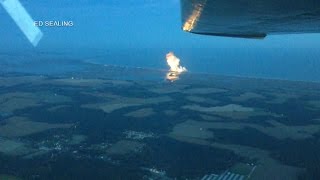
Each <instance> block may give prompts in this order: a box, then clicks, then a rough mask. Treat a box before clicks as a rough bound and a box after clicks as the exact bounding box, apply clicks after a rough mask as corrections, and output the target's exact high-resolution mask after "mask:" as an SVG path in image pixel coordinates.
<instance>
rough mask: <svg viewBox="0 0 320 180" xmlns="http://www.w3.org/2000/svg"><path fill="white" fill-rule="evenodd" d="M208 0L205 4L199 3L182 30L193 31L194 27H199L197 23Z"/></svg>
mask: <svg viewBox="0 0 320 180" xmlns="http://www.w3.org/2000/svg"><path fill="white" fill-rule="evenodd" d="M206 2H207V0H205V1H204V2H203V4H201V3H199V4H197V5H196V6H195V8H194V10H193V11H192V14H191V15H190V16H189V18H188V19H187V21H186V22H185V23H184V25H183V27H182V29H183V30H184V31H188V32H190V31H192V30H193V29H194V27H195V26H196V25H197V22H198V20H199V18H200V16H201V13H202V11H203V8H204V6H205V4H206Z"/></svg>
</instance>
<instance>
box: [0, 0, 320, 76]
mask: <svg viewBox="0 0 320 180" xmlns="http://www.w3.org/2000/svg"><path fill="white" fill-rule="evenodd" d="M21 3H22V4H23V5H24V6H25V8H26V9H27V11H28V12H29V13H30V15H31V16H32V17H33V18H34V20H42V21H47V20H56V21H69V20H72V21H73V22H74V26H73V27H51V28H49V27H42V28H41V30H42V31H43V33H44V37H43V39H42V40H41V41H40V43H39V45H38V47H36V48H34V47H32V45H31V44H30V43H29V42H28V41H27V39H26V38H25V37H24V36H23V34H22V33H21V31H20V30H19V29H18V28H17V26H16V25H15V24H14V22H13V21H12V19H11V18H10V17H9V16H8V14H7V13H6V12H5V11H4V9H3V8H2V7H0V27H1V28H0V40H1V42H0V51H1V50H2V51H6V50H8V49H10V50H11V51H12V50H13V51H14V50H15V49H19V50H20V51H21V50H26V51H33V50H41V51H52V50H55V51H59V50H66V49H76V50H79V52H85V51H87V52H91V49H101V50H106V51H107V50H110V51H112V50H114V49H123V50H125V51H126V50H127V52H128V53H129V52H130V53H129V54H130V56H128V57H124V56H125V55H121V56H120V55H119V54H116V53H115V54H112V53H111V55H113V56H114V57H115V58H114V59H112V60H110V58H109V59H104V61H105V62H103V63H106V64H108V63H109V64H110V63H114V64H130V65H132V66H140V67H155V68H158V67H161V68H163V67H165V64H163V61H162V58H163V57H164V56H165V53H166V52H167V51H171V50H172V51H175V52H177V54H178V55H179V56H180V57H181V59H182V60H183V61H182V62H183V63H184V64H185V66H187V68H188V69H190V70H191V71H194V72H210V73H219V74H232V75H249V76H259V77H260V76H262V77H276V78H287V79H311V80H315V79H320V72H319V69H320V68H319V66H320V64H319V61H320V60H319V57H320V52H319V50H318V47H320V35H319V34H300V35H275V36H268V37H267V38H266V39H264V40H252V39H249V40H248V39H237V38H223V37H210V36H200V35H194V34H189V33H186V32H183V31H182V30H181V21H180V4H179V0H126V1H121V0H105V1H98V0H90V1H89V0H78V1H73V0H55V1H49V0H46V1H30V0H21ZM128 49H131V50H128ZM132 49H145V51H150V52H149V53H147V54H148V56H145V57H144V56H141V51H139V52H140V54H139V55H136V53H135V52H134V51H132ZM150 49H151V50H150ZM151 51H152V52H151ZM92 52H93V53H94V51H92ZM115 52H116V51H115ZM122 53H123V52H122ZM111 55H110V54H109V56H111ZM120 57H121V58H120ZM100 61H103V60H100ZM128 62H129V63H128ZM308 72H311V73H309V74H308ZM295 76H297V77H298V78H297V77H295ZM316 76H318V77H316ZM293 77H294V78H293ZM299 77H300V78H299Z"/></svg>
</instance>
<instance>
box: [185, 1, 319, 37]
mask: <svg viewBox="0 0 320 180" xmlns="http://www.w3.org/2000/svg"><path fill="white" fill-rule="evenodd" d="M180 2H181V17H182V29H183V30H184V31H186V32H190V33H196V34H203V35H213V36H227V37H240V38H259V39H260V38H264V37H266V36H267V35H269V34H298V33H319V32H320V1H319V0H180Z"/></svg>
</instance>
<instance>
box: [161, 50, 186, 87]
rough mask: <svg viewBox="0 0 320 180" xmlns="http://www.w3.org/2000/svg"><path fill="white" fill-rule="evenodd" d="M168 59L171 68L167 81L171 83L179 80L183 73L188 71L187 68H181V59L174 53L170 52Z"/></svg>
mask: <svg viewBox="0 0 320 180" xmlns="http://www.w3.org/2000/svg"><path fill="white" fill-rule="evenodd" d="M166 58H167V63H168V65H169V67H170V70H169V72H168V73H167V77H166V78H167V79H168V80H170V81H175V80H177V79H179V75H180V74H181V73H182V72H186V71H187V69H186V68H185V67H182V66H180V59H179V58H177V57H176V56H175V55H174V54H173V52H169V53H168V54H167V55H166Z"/></svg>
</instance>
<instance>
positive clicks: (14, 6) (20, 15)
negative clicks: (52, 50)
mask: <svg viewBox="0 0 320 180" xmlns="http://www.w3.org/2000/svg"><path fill="white" fill-rule="evenodd" d="M0 4H1V5H2V6H3V8H4V9H5V10H6V11H7V12H8V14H9V15H10V16H11V17H12V19H13V20H14V22H15V23H16V24H17V25H18V27H19V28H20V29H21V31H22V32H23V34H24V35H25V36H26V37H27V39H28V40H29V41H30V42H31V44H32V45H33V46H37V45H38V43H39V41H40V40H41V38H42V36H43V33H42V32H41V30H40V29H39V27H37V26H35V25H34V21H33V19H32V18H31V16H30V15H29V13H28V12H27V11H26V9H25V8H24V7H23V6H22V5H21V3H20V2H19V1H18V0H0Z"/></svg>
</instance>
